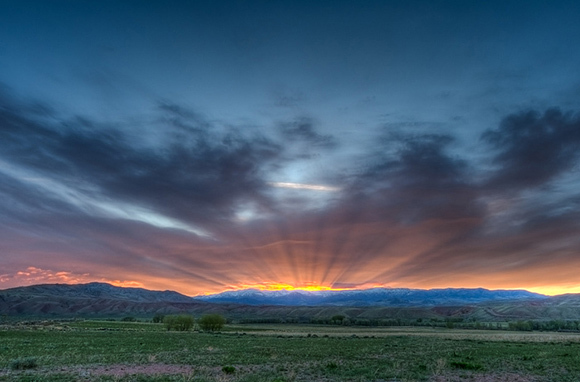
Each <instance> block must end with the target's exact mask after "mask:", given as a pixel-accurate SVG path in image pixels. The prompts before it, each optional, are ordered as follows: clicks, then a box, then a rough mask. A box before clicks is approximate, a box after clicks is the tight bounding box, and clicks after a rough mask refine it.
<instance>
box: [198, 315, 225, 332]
mask: <svg viewBox="0 0 580 382" xmlns="http://www.w3.org/2000/svg"><path fill="white" fill-rule="evenodd" d="M197 323H198V324H199V327H200V328H201V329H202V330H205V331H208V332H215V331H217V330H221V328H223V327H224V325H225V324H226V319H225V318H223V317H222V316H220V315H219V314H206V315H205V316H203V317H201V318H200V319H199V320H198V321H197Z"/></svg>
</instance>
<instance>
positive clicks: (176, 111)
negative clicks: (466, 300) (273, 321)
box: [0, 0, 580, 296]
mask: <svg viewBox="0 0 580 382" xmlns="http://www.w3.org/2000/svg"><path fill="white" fill-rule="evenodd" d="M579 13H580V3H578V2H574V1H557V2H516V1H479V2H474V1H473V2H461V1H363V2H355V1H312V2H307V1H286V2H284V1H259V2H253V1H249V2H235V1H143V2H138V1H56V0H48V1H16V0H0V68H1V70H0V259H1V261H0V289H8V288H13V287H19V286H29V285H36V284H53V283H64V284H82V283H90V282H102V283H110V284H112V285H114V286H121V287H139V288H146V289H151V290H172V291H177V292H179V293H182V294H185V295H187V296H201V295H209V294H215V293H219V292H224V291H235V290H242V289H249V288H252V289H258V290H272V291H280V290H288V291H294V290H303V291H334V290H336V291H338V290H353V289H370V288H378V287H380V288H414V289H434V288H486V289H490V290H495V289H504V290H516V289H518V290H519V289H524V290H527V291H530V292H536V293H541V294H546V295H559V294H566V293H580V276H579V273H578V269H580V235H579V232H580V191H579V190H580V112H579V111H580V103H579V100H580V70H578V68H580V49H578V44H577V41H578V40H579V39H580V23H579V22H578V15H579Z"/></svg>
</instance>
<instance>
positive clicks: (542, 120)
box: [482, 108, 580, 191]
mask: <svg viewBox="0 0 580 382" xmlns="http://www.w3.org/2000/svg"><path fill="white" fill-rule="evenodd" d="M482 139H483V141H484V142H486V143H488V144H489V145H491V146H492V147H493V149H494V150H495V152H496V154H495V156H494V158H493V163H494V164H495V165H496V166H497V169H496V170H495V171H494V172H493V173H492V174H491V176H490V178H489V180H488V183H487V186H488V187H490V188H492V189H495V190H501V191H505V190H516V191H517V190H522V189H526V188H531V187H538V186H541V185H542V184H546V183H548V182H550V181H552V180H553V179H555V178H557V177H558V176H559V175H561V174H562V173H563V172H565V171H567V170H570V169H571V168H572V167H573V166H574V165H575V163H576V161H577V160H578V157H579V156H580V115H579V114H574V113H572V112H567V113H565V112H562V111H561V110H560V109H557V108H552V109H548V110H546V111H545V112H544V113H540V112H538V111H535V110H530V111H526V112H521V113H517V114H511V115H508V116H507V117H505V118H504V119H503V120H502V122H501V124H500V126H499V128H498V129H493V130H491V129H490V130H487V131H486V132H485V133H484V134H483V135H482Z"/></svg>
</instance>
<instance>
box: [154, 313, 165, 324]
mask: <svg viewBox="0 0 580 382" xmlns="http://www.w3.org/2000/svg"><path fill="white" fill-rule="evenodd" d="M164 318H165V315H164V314H161V313H155V315H154V316H153V322H154V323H156V324H159V323H162V322H163V319H164Z"/></svg>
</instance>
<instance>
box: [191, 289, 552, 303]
mask: <svg viewBox="0 0 580 382" xmlns="http://www.w3.org/2000/svg"><path fill="white" fill-rule="evenodd" d="M547 297H548V296H545V295H542V294H538V293H532V292H528V291H526V290H488V289H483V288H477V289H465V288H459V289H457V288H448V289H429V290H424V289H408V288H372V289H359V290H330V291H303V290H291V291H289V290H280V291H263V290H258V289H245V290H238V291H228V292H223V293H219V294H213V295H207V296H199V297H197V299H198V300H202V301H206V302H214V303H235V304H248V305H285V306H399V307H402V306H445V305H463V304H478V303H482V302H487V301H505V300H522V299H542V298H547Z"/></svg>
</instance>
